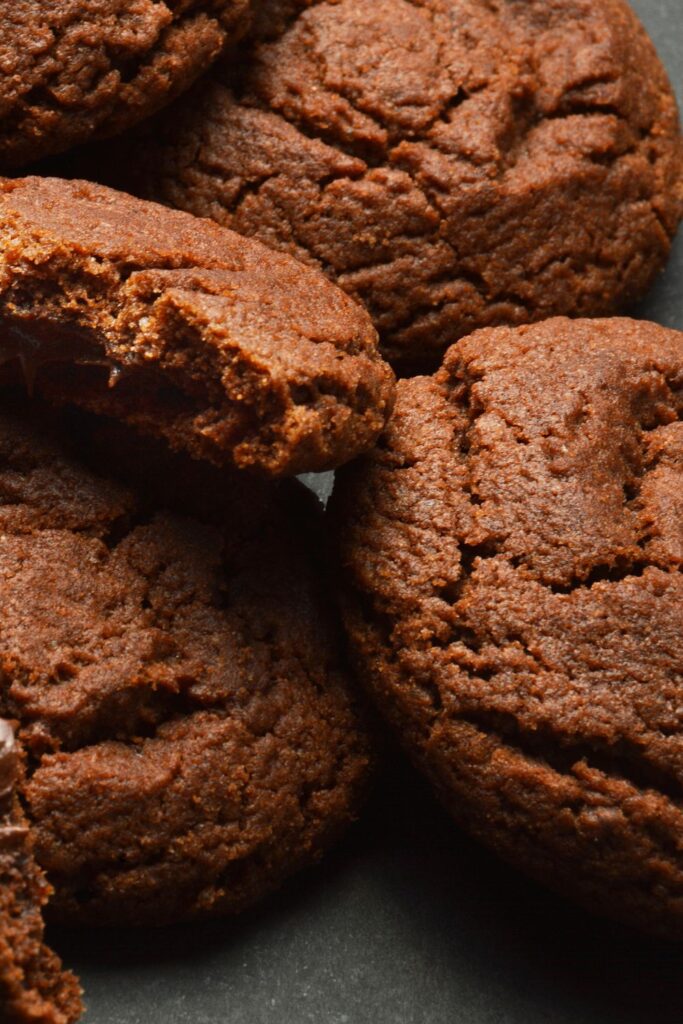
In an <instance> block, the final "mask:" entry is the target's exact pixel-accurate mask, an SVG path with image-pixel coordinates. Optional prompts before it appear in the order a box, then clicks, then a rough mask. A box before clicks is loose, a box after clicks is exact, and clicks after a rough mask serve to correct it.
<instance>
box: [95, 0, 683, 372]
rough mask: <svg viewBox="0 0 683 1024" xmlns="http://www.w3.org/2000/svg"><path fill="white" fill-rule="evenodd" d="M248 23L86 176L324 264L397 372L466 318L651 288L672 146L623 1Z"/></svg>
mask: <svg viewBox="0 0 683 1024" xmlns="http://www.w3.org/2000/svg"><path fill="white" fill-rule="evenodd" d="M258 17H259V20H258V21H257V29H258V33H260V35H259V34H258V33H257V38H256V41H255V42H253V43H252V48H251V50H250V51H249V52H248V55H247V56H246V57H245V59H244V60H243V61H241V62H239V61H235V60H231V61H230V62H229V63H224V64H223V65H222V66H221V67H219V68H218V70H217V71H216V72H215V73H213V74H211V75H210V76H209V78H208V79H207V80H205V81H202V83H200V85H199V86H198V87H197V89H196V90H195V91H193V92H192V94H191V95H188V97H187V99H186V100H181V101H180V102H179V103H178V104H176V105H175V106H174V107H173V109H172V110H171V111H169V113H168V116H167V117H163V116H162V118H161V120H160V121H159V122H156V123H155V122H152V124H151V127H150V129H149V130H148V131H147V132H146V133H145V134H143V135H142V136H140V137H137V138H135V139H134V140H133V141H132V148H131V151H130V155H129V156H125V157H123V158H122V159H117V154H114V153H109V154H108V155H107V156H106V161H105V165H104V166H102V167H100V170H99V172H100V173H105V174H106V173H107V172H108V171H109V172H111V171H114V173H115V176H118V181H119V182H124V183H125V187H126V188H129V189H131V190H133V191H137V192H139V193H140V194H142V195H145V196H147V197H148V198H153V199H157V200H160V201H162V202H165V203H168V204H169V205H171V206H176V207H180V208H182V209H185V210H189V211H190V212H192V213H195V214H199V215H200V216H206V217H213V218H214V219H215V220H217V221H219V222H220V223H222V224H225V225H227V226H229V227H232V228H234V229H235V230H236V231H239V232H240V233H242V234H246V235H253V236H255V237H258V238H260V239H261V240H262V241H264V242H266V243H267V244H269V245H271V246H273V247H274V248H277V249H281V250H283V251H285V252H289V253H291V254H292V255H294V256H297V257H298V258H300V259H301V260H303V261H305V262H308V263H309V264H312V265H314V266H318V267H321V268H322V269H324V270H325V271H326V273H327V274H328V275H329V276H330V277H331V278H332V280H334V281H336V282H337V283H338V284H339V285H341V287H342V288H344V289H345V290H346V291H347V292H348V293H349V294H351V295H353V296H355V297H356V298H357V299H359V300H360V301H361V302H363V303H364V304H365V306H366V307H367V309H368V310H369V312H370V313H371V315H372V318H373V320H374V323H375V325H376V327H377V328H378V330H379V333H380V337H381V341H382V347H383V352H384V353H385V355H386V356H387V357H388V358H389V359H390V360H391V361H392V362H393V363H395V364H398V365H400V366H401V367H402V368H403V369H404V370H406V369H410V368H414V367H415V366H416V365H417V366H419V365H422V366H426V365H430V368H433V367H434V366H435V365H436V364H437V363H438V359H439V358H440V356H441V355H442V354H443V352H444V350H445V349H446V347H447V346H448V345H450V344H451V343H452V342H454V341H456V340H457V339H458V338H459V337H462V336H463V335H466V334H468V333H469V332H471V331H473V330H474V329H475V328H478V327H484V326H489V325H493V324H501V323H502V324H518V323H525V322H529V321H533V320H540V319H543V318H545V317H549V316H553V315H557V314H567V315H572V316H603V315H609V314H612V313H614V312H617V311H619V310H620V309H622V308H623V307H624V306H625V305H627V304H630V303H632V302H634V301H635V300H636V299H638V298H639V297H640V296H642V295H643V294H644V293H645V292H646V291H647V289H648V287H649V286H650V284H651V283H652V281H653V278H654V277H655V275H656V274H657V272H658V271H659V270H660V269H661V267H662V266H663V264H664V262H665V260H666V257H667V255H668V252H669V248H670V244H671V239H672V236H673V234H674V232H675V230H676V226H677V224H678V222H679V220H680V218H681V214H682V211H683V172H682V170H681V169H682V168H683V146H682V143H681V134H680V128H679V122H678V115H677V111H676V103H675V100H674V97H673V93H672V90H671V87H670V85H669V82H668V80H667V77H666V74H665V71H664V69H663V67H662V65H661V63H660V61H659V59H658V57H657V54H656V52H655V50H654V47H653V45H652V43H651V41H650V40H649V38H648V37H647V35H646V34H645V32H644V30H643V28H642V26H641V25H640V23H639V22H638V20H637V19H636V17H635V15H634V14H633V12H632V11H631V9H630V8H629V6H628V4H627V3H626V2H624V0H603V2H601V3H595V2H594V0H562V2H561V3H557V2H553V3H549V2H548V0H419V2H411V0H373V2H372V3H367V2H365V0H319V2H316V0H312V2H308V3H305V2H298V3H292V2H289V3H288V2H287V0H266V2H265V4H264V5H262V6H261V7H260V9H259V14H258ZM92 173H95V174H97V173H98V171H97V169H94V168H93V169H92ZM86 176H88V175H86Z"/></svg>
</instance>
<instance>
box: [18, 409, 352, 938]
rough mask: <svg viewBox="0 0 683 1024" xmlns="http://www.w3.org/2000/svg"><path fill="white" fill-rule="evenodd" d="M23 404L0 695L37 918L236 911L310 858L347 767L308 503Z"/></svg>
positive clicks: (116, 430) (149, 919) (333, 812)
mask: <svg viewBox="0 0 683 1024" xmlns="http://www.w3.org/2000/svg"><path fill="white" fill-rule="evenodd" d="M31 415H32V417H33V420H34V422H33V423H31V422H29V421H28V420H27V416H26V413H25V411H23V410H16V411H13V412H12V411H10V410H9V409H8V406H7V403H6V402H4V403H3V411H2V414H1V416H0V541H1V542H0V601H1V603H2V608H3V614H2V622H1V623H0V667H1V669H2V672H1V675H0V713H1V714H3V715H4V716H6V717H9V718H11V719H13V720H15V721H16V722H17V723H18V736H19V738H20V740H21V743H22V745H23V748H24V750H25V751H26V753H27V768H28V772H27V778H26V781H25V783H24V784H23V786H22V789H21V796H22V800H23V802H24V806H25V809H26V814H27V817H28V819H29V822H30V824H31V827H32V830H33V835H34V838H35V851H36V857H37V860H38V862H39V864H40V865H41V867H42V868H43V869H44V870H45V871H46V873H47V875H48V878H49V880H50V882H51V883H52V884H53V886H54V888H55V890H56V891H55V896H54V899H53V900H52V901H51V904H50V907H49V912H50V915H51V917H52V918H55V919H58V920H60V921H67V922H72V923H74V922H75V923H78V922H81V923H90V924H102V923H112V922H113V923H134V924H135V923H145V924H161V923H163V922H168V921H174V920H178V919H186V918H197V917H202V916H208V915H217V914H225V913H232V912H236V911H239V910H241V909H242V908H244V907H245V906H247V905H249V904H251V903H253V902H254V901H256V900H258V899H259V898H261V897H262V896H264V895H265V894H267V893H268V892H270V891H271V890H272V889H274V888H276V887H277V886H278V885H279V884H280V883H281V882H282V881H283V879H285V878H286V877H288V876H289V875H290V874H292V873H293V872H294V871H296V870H298V869H299V868H301V867H303V866H305V865H308V864H310V863H312V862H314V861H316V860H317V859H318V858H319V856H320V855H321V853H322V852H323V850H324V849H326V848H327V847H328V846H329V845H330V844H331V843H332V842H333V840H334V839H335V838H336V837H337V835H338V834H339V833H340V832H341V831H342V829H343V828H344V827H345V826H346V825H347V824H348V822H349V821H351V820H352V819H353V818H354V817H355V814H356V811H357V808H358V805H359V801H360V799H361V794H362V792H363V790H364V788H365V784H366V781H367V775H368V767H369V763H370V753H369V742H368V736H367V732H366V730H365V725H364V720H363V715H362V713H361V711H360V710H359V707H358V705H357V703H356V698H355V696H354V692H353V687H352V684H351V681H350V677H349V675H348V672H347V670H346V667H345V664H344V660H343V656H342V654H341V647H340V638H339V635H338V626H337V623H336V620H335V618H334V615H333V613H332V610H331V609H330V607H329V598H328V594H327V593H326V587H327V584H326V582H325V577H324V574H323V573H322V572H321V570H320V566H319V562H320V553H319V549H318V547H317V544H316V538H317V531H318V528H319V515H318V510H317V508H315V501H314V500H313V498H312V496H311V495H310V494H309V493H308V492H306V491H305V490H304V489H303V488H302V487H301V486H300V485H299V484H297V483H294V482H290V481H286V482H284V483H283V484H281V485H273V484H269V485H266V484H265V483H264V484H262V483H260V482H258V481H252V480H250V479H249V478H246V479H245V478H244V476H243V475H237V474H226V473H225V472H224V471H217V470H216V471H214V470H212V468H211V467H210V466H207V465H206V464H200V463H195V462H192V461H191V460H189V459H185V458H179V457H177V456H170V455H169V454H168V452H167V451H165V450H163V448H162V446H160V445H159V446H158V447H155V446H152V447H149V446H147V445H146V444H145V443H143V442H142V440H141V439H140V438H139V437H136V438H134V439H133V440H131V439H130V438H128V437H127V436H126V435H124V441H121V440H120V435H121V430H122V428H120V426H118V427H114V426H111V427H110V428H109V429H110V431H112V432H113V437H112V435H111V434H108V433H107V432H106V431H105V433H104V434H102V428H101V427H96V426H93V424H92V423H90V422H88V423H87V424H86V425H83V424H80V421H77V423H76V424H75V425H73V426H69V428H68V429H67V427H64V429H63V432H62V435H61V437H60V436H59V433H58V432H57V427H56V426H55V424H54V423H53V422H52V420H50V419H48V421H47V424H46V428H45V430H43V429H39V428H38V426H37V425H36V423H35V421H36V416H37V414H36V413H35V412H32V413H31ZM100 435H101V436H100ZM96 436H99V438H100V439H99V440H98V441H97V442H95V441H94V440H93V438H94V437H96ZM87 439H90V440H89V441H88V440H87ZM90 464H92V465H93V466H95V467H96V469H95V470H93V469H89V468H87V466H88V465H90ZM102 466H104V467H106V470H107V472H108V473H109V474H114V473H116V475H117V477H119V478H120V479H123V478H124V477H126V478H127V479H128V481H129V482H128V483H127V484H123V483H119V482H114V481H113V479H111V478H108V479H104V478H103V477H102V475H101V472H102V471H101V469H99V470H98V469H97V467H102Z"/></svg>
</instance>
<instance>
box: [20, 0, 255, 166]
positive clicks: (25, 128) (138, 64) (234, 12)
mask: <svg viewBox="0 0 683 1024" xmlns="http://www.w3.org/2000/svg"><path fill="white" fill-rule="evenodd" d="M248 14H249V0H165V2H159V0H12V2H11V3H3V4H1V5H0V48H1V50H2V73H1V74H0V170H2V171H8V170H12V169H13V168H17V167H21V166H24V165H26V164H28V163H30V162H31V161H33V160H38V159H40V158H41V157H44V156H47V155H48V154H50V153H60V152H63V151H64V150H65V149H69V148H70V147H71V146H74V145H77V144H79V143H82V142H85V141H86V140H87V139H90V138H93V137H98V136H99V137H101V136H106V135H114V134H115V133H117V132H120V131H122V130H123V129H124V128H128V127H129V126H130V125H132V124H135V123H136V122H137V121H140V120H141V119H142V118H144V117H147V116H148V115H149V114H152V113H154V112H155V111H157V110H159V108H160V107H162V106H164V104H166V103H168V102H169V101H170V100H172V99H173V98H174V97H176V96H178V95H179V94H180V93H181V92H183V91H184V90H185V89H187V88H188V86H190V85H191V84H192V83H193V82H194V80H195V79H196V78H197V77H198V76H199V75H200V74H201V73H202V72H203V71H204V70H205V69H206V67H207V66H208V65H209V64H210V63H211V62H212V61H213V60H215V59H216V57H218V56H219V55H220V54H221V53H222V51H223V49H224V47H225V44H226V43H227V42H228V41H229V40H232V39H235V38H237V36H238V35H239V34H241V32H243V31H244V29H245V28H246V27H247V23H248Z"/></svg>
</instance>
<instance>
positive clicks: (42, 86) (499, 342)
mask: <svg viewBox="0 0 683 1024" xmlns="http://www.w3.org/2000/svg"><path fill="white" fill-rule="evenodd" d="M0 52H1V53H2V62H1V64H0V172H2V173H3V174H4V175H5V177H3V178H2V179H0V303H1V306H0V317H1V331H0V356H1V359H0V363H1V365H0V377H1V380H0V388H1V389H0V401H1V403H2V404H1V405H0V527H1V529H0V605H1V607H2V613H1V614H0V716H2V718H3V719H5V720H7V721H6V722H3V723H0V874H2V891H1V892H0V1017H2V1019H3V1020H7V1021H8V1022H10V1024H19V1022H21V1024H24V1022H28V1021H32V1022H34V1024H35V1022H42V1024H69V1022H72V1021H75V1020H76V1019H77V1018H78V1016H79V1014H80V1012H81V1004H80V998H79V992H78V987H77V983H76V982H75V980H74V979H73V977H72V976H70V975H68V974H64V973H63V971H62V969H61V965H60V963H59V961H58V960H57V958H56V957H55V956H54V954H52V953H50V952H49V950H47V949H46V948H45V946H44V945H43V941H42V919H41V909H42V908H43V906H44V905H45V903H46V901H47V900H48V896H49V895H50V894H51V896H50V900H49V903H48V904H47V910H46V913H48V914H49V915H50V917H51V919H53V920H55V921H58V922H62V923H67V924H72V925H78V926H80V925H93V924H98V925H101V924H125V925H140V924H164V923H169V922H176V921H185V920H192V919H201V918H204V917H208V916H211V915H213V916H215V915H220V914H229V913H235V912H238V911H241V910H243V909H244V908H246V907H248V906H251V905H253V904H254V903H255V902H256V901H258V900H259V899H261V898H263V897H264V896H266V895H267V894H268V893H269V892H271V891H272V890H274V889H275V888H276V887H277V886H278V885H280V884H281V883H282V882H283V881H284V880H285V879H286V878H287V877H288V876H289V875H291V874H292V873H293V872H295V871H297V870H299V869H300V868H303V867H304V866H306V865H307V864H310V863H312V862H314V861H316V860H317V859H318V858H319V857H320V856H321V855H322V854H323V852H324V851H325V850H326V849H327V848H328V847H329V846H330V845H331V844H332V843H333V842H334V841H335V839H336V838H337V837H338V836H339V835H340V834H341V832H342V831H343V829H344V828H345V827H346V826H347V824H348V823H349V822H351V821H352V820H353V819H354V818H355V817H357V815H358V814H359V813H360V812H361V810H362V801H363V796H364V794H365V792H366V790H367V788H368V783H369V781H370V779H371V777H372V770H373V767H374V765H375V764H376V763H377V761H378V760H379V759H380V754H379V750H380V748H381V749H383V746H384V745H383V743H382V742H381V738H380V737H381V725H380V724H379V723H378V722H377V721H375V718H374V711H373V708H374V709H378V710H379V712H380V713H381V719H382V720H384V721H386V722H388V723H389V724H390V726H391V727H392V729H393V730H394V732H395V733H396V735H397V736H398V738H399V740H400V742H401V744H402V745H403V747H404V748H405V750H406V752H407V753H408V755H409V756H410V757H411V758H412V760H413V761H414V763H415V764H416V766H417V767H418V768H419V769H420V770H421V771H423V772H424V773H425V774H426V776H427V777H428V778H429V779H430V781H431V782H432V783H433V785H434V787H435V789H436V791H437V793H438V795H439V797H440V798H441V800H442V802H443V804H444V806H445V807H446V809H447V810H448V811H449V812H450V813H451V814H452V815H453V817H454V819H455V820H456V822H458V823H459V824H460V825H461V826H462V827H464V828H465V829H466V830H468V831H469V832H470V833H471V834H472V835H474V836H475V837H476V838H477V839H480V840H481V841H482V842H483V843H485V844H488V845H489V846H490V847H492V848H493V849H494V850H495V851H496V852H497V853H498V854H499V855H500V856H501V857H502V858H503V859H505V860H506V861H508V862H510V863H512V864H513V865H516V866H517V867H518V868H519V869H520V870H522V871H524V872H526V873H527V874H529V875H530V876H532V877H533V878H535V879H537V880H539V881H540V882H542V883H543V884H545V885H547V886H549V887H550V888H553V889H555V890H557V891H559V892H560V893H563V894H565V895H567V896H570V897H572V898H573V899H574V900H576V901H578V902H579V903H580V904H582V905H583V906H585V907H586V908H588V909H590V910H591V911H593V912H599V913H601V914H604V915H607V916H611V917H613V918H616V919H617V920H619V921H622V922H624V923H627V924H629V925H635V926H637V927H639V928H642V929H643V930H645V931H646V932H650V933H655V934H659V935H663V936H667V937H673V938H683V655H682V654H681V650H682V649H683V577H682V575H681V566H682V564H683V334H681V333H679V332H676V331H673V330H667V329H665V328H663V327H659V326H657V325H655V324H651V323H646V322H639V321H636V320H632V319H626V318H624V317H617V316H616V314H618V313H623V312H626V311H628V307H629V306H630V305H632V304H633V303H634V302H635V301H636V300H637V299H639V298H640V297H642V296H643V295H644V294H645V293H646V292H647V290H648V289H649V287H650V286H651V284H652V282H653V280H654V279H655V277H656V275H657V274H658V272H659V271H660V270H661V269H662V267H663V266H664V264H665V262H666V259H667V256H668V253H669V250H670V247H671V243H672V239H673V236H674V234H675V231H676V228H677V226H678V223H679V221H680V219H681V217H683V139H682V138H681V133H680V127H679V120H678V113H677V109H676V103H675V100H674V96H673V93H672V90H671V87H670V85H669V83H668V81H667V78H666V75H665V72H664V70H663V68H662V66H661V64H660V62H659V60H658V57H657V55H656V53H655V51H654V48H653V46H652V44H651V42H650V40H649V39H648V37H647V36H646V34H645V32H644V30H643V28H642V27H641V25H640V24H639V22H638V21H637V19H636V17H635V16H634V14H633V13H632V12H631V10H630V8H629V6H628V4H627V3H626V0H603V2H602V3H600V4H595V3H594V0H554V2H552V3H550V2H548V0H410V2H409V0H371V2H370V0H252V2H251V3H249V2H248V0H195V2H192V0H189V2H178V0H175V2H172V0H166V2H165V3H160V2H158V0H60V2H57V0H19V2H18V3H14V4H12V5H7V8H6V9H5V8H4V7H3V11H0ZM200 76H201V77H200ZM181 94H182V95H181ZM589 318H590V319H589ZM397 377H398V378H400V379H399V380H398V383H397V380H396V378H397ZM340 467H343V468H341V469H340V472H339V473H338V474H337V476H336V480H335V488H334V493H333V496H332V500H331V502H330V504H329V507H328V509H327V511H326V512H323V510H322V509H321V508H320V506H319V505H318V503H317V501H316V500H315V498H314V497H313V496H312V495H311V494H310V493H309V492H308V491H307V489H306V488H305V487H303V485H302V484H301V483H299V482H298V481H296V480H295V479H293V478H294V477H296V476H297V475H300V474H307V473H318V472H321V471H326V470H332V469H339V468H340ZM368 695H369V696H370V698H371V700H370V701H369V702H368V703H367V705H366V701H367V697H368ZM3 1014H4V1016H3Z"/></svg>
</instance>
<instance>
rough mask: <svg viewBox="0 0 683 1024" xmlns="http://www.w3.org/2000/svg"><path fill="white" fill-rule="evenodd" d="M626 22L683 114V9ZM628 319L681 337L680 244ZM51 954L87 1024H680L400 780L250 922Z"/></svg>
mask: <svg viewBox="0 0 683 1024" xmlns="http://www.w3.org/2000/svg"><path fill="white" fill-rule="evenodd" d="M368 2H372V0H368ZM595 2H596V3H599V2H600V0H595ZM633 6H634V7H635V9H636V10H637V12H638V14H639V15H640V16H641V18H642V19H643V21H644V22H645V25H646V26H647V28H648V29H649V31H650V33H651V35H652V36H653V38H654V40H655V42H656V43H657V45H658V47H659V51H660V53H661V55H662V57H663V59H664V61H665V62H666V64H667V66H668V69H669V72H670V74H671V77H672V80H673V81H674V84H675V86H676V88H677V90H678V95H679V99H681V101H683V0H634V2H633ZM639 314H640V315H641V316H644V317H649V318H650V319H653V320H657V321H659V322H660V323H663V324H667V325H670V326H674V327H678V328H681V329H683V235H682V236H681V237H679V240H678V244H677V246H676V248H675V252H674V257H673V259H672V261H671V263H670V265H669V267H668V270H667V271H666V273H665V274H664V276H663V277H662V278H661V280H660V281H659V283H658V284H657V286H656V288H655V290H654V292H653V293H652V294H651V296H650V297H649V298H648V299H647V301H646V302H645V303H644V304H643V306H642V307H641V309H640V310H639ZM50 938H51V941H53V942H54V943H55V944H56V946H57V948H58V949H59V951H60V952H61V953H62V954H63V956H64V958H65V959H66V961H67V962H68V964H69V965H72V966H73V967H74V968H75V969H76V970H77V971H78V972H79V973H80V975H81V978H82V980H83V983H84V986H85V989H86V999H87V1005H88V1011H89V1012H88V1016H87V1021H88V1022H89V1024H309V1022H310V1024H683V950H681V949H680V948H679V947H675V946H670V945H666V944H664V943H659V942H655V941H652V940H648V939H644V938H641V937H639V936H637V935H635V934H632V933H631V932H628V931H626V930H624V929H621V928H619V927H617V926H613V925H610V924H607V923H603V922H600V921H596V920H593V919H591V918H590V917H588V916H587V915H584V914H581V913H579V912H578V911H575V910H574V909H572V908H571V907H569V906H567V905H565V904H564V903H563V902H562V901H560V900H559V899H556V898H555V897H552V896H550V895H548V894H547V893H545V892H544V891H542V890H541V889H539V888H538V887H536V886H534V885H532V884H531V883H528V882H526V881H525V880H523V879H521V878H519V877H518V876H517V875H516V874H514V873H513V872H512V871H509V870H507V869H506V868H504V867H502V866H501V865H500V864H498V863H497V862H496V861H495V860H494V859H493V858H492V857H491V856H489V855H488V854H487V853H486V852H485V851H483V850H481V849H479V848H478V847H476V846H475V845H474V844H473V843H470V842H469V841H468V840H467V839H465V838H464V837H463V836H462V835H460V834H459V833H458V832H457V831H456V829H455V828H454V827H453V826H451V824H450V823H449V822H448V820H447V819H446V818H445V817H444V816H443V815H442V813H441V811H440V810H439V809H438V807H436V805H435V804H434V803H433V801H432V799H431V797H430V795H429V793H428V792H427V791H426V789H425V788H424V787H423V785H422V783H420V782H419V781H418V780H416V779H415V778H414V777H413V776H412V774H411V773H410V772H409V771H408V769H406V768H405V767H403V766H402V765H400V763H399V766H398V767H394V768H392V769H391V771H387V774H386V777H385V778H384V779H383V780H382V781H381V782H380V784H379V785H378V788H377V791H376V793H375V796H374V798H373V800H372V802H371V804H370V806H369V808H368V809H367V812H366V814H365V817H364V820H363V822H362V823H361V824H359V825H358V826H357V827H356V828H355V829H354V830H353V831H352V833H351V834H350V835H349V836H348V838H347V839H346V840H345V842H344V843H343V844H342V845H341V847H339V848H338V849H337V850H336V851H335V852H334V853H333V854H332V855H331V856H330V857H329V858H328V859H327V860H326V861H325V862H324V864H323V865H321V866H320V867H319V868H317V869H316V870H314V871H311V872H308V873H307V874H306V875H305V876H303V877H301V878H299V879H297V880H296V881H295V882H294V883H292V884H291V885H290V886H289V887H288V888H287V890H286V891H285V892H284V893H282V894H281V895H279V896H278V897H276V898H275V899H273V900H271V901H270V902H269V903H268V904H267V905H265V906H263V907H261V908H260V909H258V910H257V911H255V912H253V913H251V914H248V915H247V916H244V917H242V918H240V919H238V920H235V921H230V922H220V923H216V924H211V925H208V926H206V925H205V926H197V927H189V928H188V927H186V928H173V929H166V930H163V931H161V930H160V931H156V932H155V931H145V932H135V933H132V932H129V931H120V932H119V931H116V932H111V931H103V932H98V933H94V934H93V933H80V934H77V933H64V932H55V933H53V934H52V935H51V936H50Z"/></svg>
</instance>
